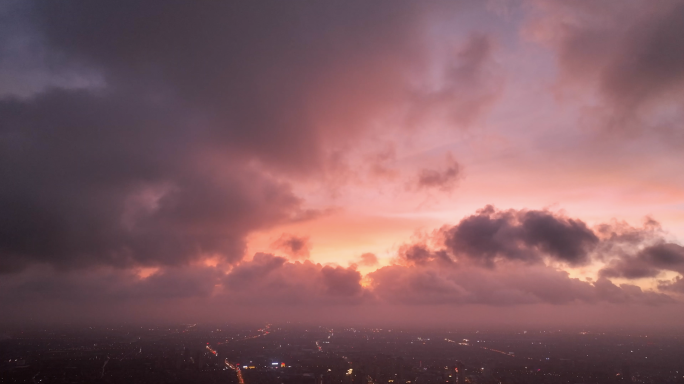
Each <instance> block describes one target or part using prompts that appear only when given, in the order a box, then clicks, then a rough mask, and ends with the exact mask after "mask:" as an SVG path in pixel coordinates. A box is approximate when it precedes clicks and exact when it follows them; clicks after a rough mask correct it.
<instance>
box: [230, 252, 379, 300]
mask: <svg viewBox="0 0 684 384" xmlns="http://www.w3.org/2000/svg"><path fill="white" fill-rule="evenodd" d="M224 286H225V288H226V290H225V292H224V295H225V297H226V299H228V300H229V301H230V300H237V301H239V302H240V303H242V304H249V305H251V304H272V305H285V304H287V305H314V304H315V305H324V304H325V305H328V304H330V305H333V304H354V303H359V302H361V301H362V300H363V299H364V297H365V296H366V295H367V291H366V290H365V289H364V288H363V287H362V286H361V274H360V273H359V272H358V271H356V269H355V267H354V266H352V267H349V268H343V267H339V266H337V267H334V266H328V265H326V266H323V265H321V264H318V263H312V262H311V261H309V260H305V261H303V262H300V261H295V262H289V261H287V259H285V258H284V257H280V256H275V255H272V254H267V253H257V254H255V255H254V257H253V259H252V260H251V261H243V262H242V263H240V264H239V265H238V266H236V267H235V268H233V270H231V271H230V272H229V273H228V274H226V275H225V277H224Z"/></svg>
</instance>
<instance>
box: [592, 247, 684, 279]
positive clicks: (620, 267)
mask: <svg viewBox="0 0 684 384" xmlns="http://www.w3.org/2000/svg"><path fill="white" fill-rule="evenodd" d="M663 271H674V272H679V273H681V274H684V247H682V246H680V245H678V244H673V243H660V244H656V245H652V246H649V247H646V248H644V249H642V250H641V251H638V253H636V255H630V254H627V255H622V256H621V257H619V258H617V259H614V260H612V261H611V262H610V263H609V264H608V266H607V267H605V268H603V269H601V271H600V274H601V276H605V277H623V278H627V279H639V278H644V277H655V276H657V275H659V274H660V273H661V272H663Z"/></svg>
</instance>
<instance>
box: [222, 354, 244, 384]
mask: <svg viewBox="0 0 684 384" xmlns="http://www.w3.org/2000/svg"><path fill="white" fill-rule="evenodd" d="M224 362H225V363H226V367H228V368H230V369H232V370H233V371H235V373H237V377H238V383H240V384H245V379H243V378H242V371H240V367H238V366H237V364H231V363H230V362H229V361H228V359H226V360H225V361H224Z"/></svg>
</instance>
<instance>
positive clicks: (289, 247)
mask: <svg viewBox="0 0 684 384" xmlns="http://www.w3.org/2000/svg"><path fill="white" fill-rule="evenodd" d="M271 247H272V248H273V249H275V250H279V251H282V252H285V253H286V254H287V255H288V256H290V258H292V259H299V258H303V259H308V258H309V254H310V251H311V241H310V239H309V238H308V237H306V236H295V235H291V234H287V233H283V234H282V235H281V236H280V238H279V239H278V240H276V241H274V242H273V244H271Z"/></svg>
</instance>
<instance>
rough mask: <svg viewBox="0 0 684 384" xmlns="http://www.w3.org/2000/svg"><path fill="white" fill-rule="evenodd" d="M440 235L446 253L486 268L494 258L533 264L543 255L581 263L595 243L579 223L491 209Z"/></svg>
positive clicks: (541, 213)
mask: <svg viewBox="0 0 684 384" xmlns="http://www.w3.org/2000/svg"><path fill="white" fill-rule="evenodd" d="M442 234H443V236H444V244H445V245H446V247H447V249H448V250H449V251H450V252H452V253H453V254H455V255H458V256H462V257H465V258H466V259H470V260H474V261H478V262H481V263H483V264H484V265H488V266H493V265H494V261H495V260H497V259H508V260H521V261H525V262H529V263H536V262H539V261H540V260H541V259H542V257H544V256H548V257H551V258H553V259H555V260H558V261H562V262H565V263H568V264H571V265H579V264H584V263H586V262H588V261H589V252H590V251H591V250H592V249H593V248H594V247H595V246H596V245H597V244H598V243H599V239H598V237H597V236H596V235H595V234H594V232H593V231H592V230H591V229H589V228H587V226H586V224H585V223H584V222H582V221H580V220H575V219H571V218H567V217H563V216H560V215H557V214H553V213H551V212H549V211H534V210H530V211H526V210H521V211H515V210H508V211H499V210H497V209H495V208H494V207H492V206H487V207H485V208H483V209H481V210H479V211H478V212H477V213H476V214H475V215H471V216H468V217H466V218H465V219H463V220H461V221H460V222H459V223H458V224H457V225H455V226H453V227H445V228H443V229H442Z"/></svg>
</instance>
